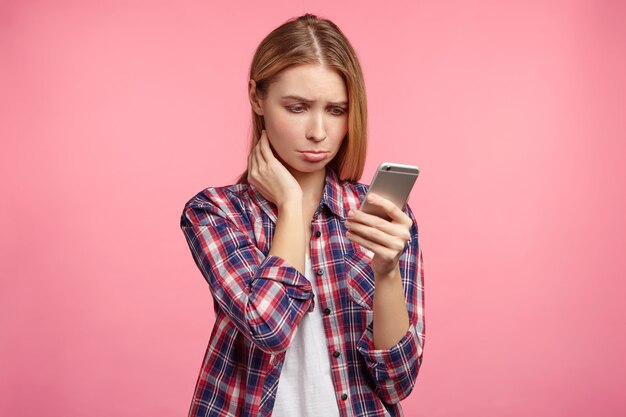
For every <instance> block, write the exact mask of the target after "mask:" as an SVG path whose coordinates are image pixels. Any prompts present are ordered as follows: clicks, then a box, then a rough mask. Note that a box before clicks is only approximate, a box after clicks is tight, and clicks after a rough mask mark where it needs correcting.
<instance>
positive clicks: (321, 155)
mask: <svg viewBox="0 0 626 417" xmlns="http://www.w3.org/2000/svg"><path fill="white" fill-rule="evenodd" d="M300 153H301V154H302V156H303V157H304V159H306V160H307V161H309V162H319V161H322V160H324V159H326V156H327V155H328V152H326V151H300Z"/></svg>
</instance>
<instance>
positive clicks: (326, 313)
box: [324, 307, 330, 316]
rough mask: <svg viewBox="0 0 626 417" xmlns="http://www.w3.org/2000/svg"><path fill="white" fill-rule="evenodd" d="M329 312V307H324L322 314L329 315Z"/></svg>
mask: <svg viewBox="0 0 626 417" xmlns="http://www.w3.org/2000/svg"><path fill="white" fill-rule="evenodd" d="M329 314H330V308H328V307H326V308H325V309H324V315H325V316H327V315H329Z"/></svg>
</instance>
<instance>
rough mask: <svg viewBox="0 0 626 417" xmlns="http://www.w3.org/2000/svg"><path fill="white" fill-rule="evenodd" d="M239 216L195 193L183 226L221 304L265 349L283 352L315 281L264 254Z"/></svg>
mask: <svg viewBox="0 0 626 417" xmlns="http://www.w3.org/2000/svg"><path fill="white" fill-rule="evenodd" d="M209 197H210V196H209ZM235 217H236V216H233V214H232V213H228V214H227V213H226V211H224V210H222V209H221V208H220V206H219V204H218V203H217V201H216V202H213V201H211V199H210V198H207V196H206V195H203V197H202V198H200V197H198V196H196V197H195V198H193V199H191V200H190V201H189V202H188V203H187V204H186V205H185V208H184V210H183V213H182V216H181V221H180V227H181V229H182V231H183V233H184V235H185V238H186V240H187V243H188V245H189V248H190V249H191V254H192V256H193V259H194V261H195V263H196V265H197V266H198V268H199V269H200V271H201V272H202V275H203V276H204V278H205V279H206V280H207V282H208V283H209V287H210V290H211V293H212V295H213V298H214V300H215V302H216V303H217V305H218V306H219V308H220V309H222V310H223V311H224V312H225V313H226V314H227V315H228V316H229V317H230V319H231V320H232V321H233V323H234V324H235V325H236V326H237V328H238V329H239V330H240V331H241V332H242V333H243V334H244V335H245V336H246V337H247V338H248V339H250V340H251V341H252V342H253V343H254V344H255V345H256V346H258V347H259V348H260V349H261V350H263V351H265V352H268V353H279V352H282V351H284V350H286V349H287V347H288V345H289V342H290V340H291V336H292V334H293V332H294V331H295V329H296V326H297V324H298V323H299V322H300V319H301V318H302V316H303V315H304V314H305V313H306V312H307V311H308V310H309V309H310V308H312V303H313V292H312V288H311V283H310V282H309V281H308V280H307V279H306V278H305V277H304V275H302V274H301V273H300V272H299V271H298V270H297V269H296V268H294V267H293V266H291V265H290V264H288V263H287V262H286V261H285V260H284V259H282V258H280V257H277V256H267V257H266V256H265V255H264V254H263V253H262V252H261V251H260V250H259V249H258V248H257V246H256V245H255V242H254V241H253V240H252V239H251V238H250V236H249V234H248V231H247V230H242V227H241V226H238V225H237V224H236V223H237V222H236V221H234V220H235Z"/></svg>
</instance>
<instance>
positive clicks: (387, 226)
mask: <svg viewBox="0 0 626 417" xmlns="http://www.w3.org/2000/svg"><path fill="white" fill-rule="evenodd" d="M367 198H368V202H369V203H371V204H373V205H375V206H378V207H380V208H381V209H383V211H384V212H385V213H386V214H387V216H389V218H390V219H391V220H385V219H382V218H380V217H378V216H374V215H372V214H367V213H364V212H362V211H361V210H350V212H349V213H348V219H347V220H346V228H347V229H348V231H347V232H346V237H347V238H348V239H350V240H351V241H353V242H355V243H358V244H359V245H361V246H363V247H364V248H366V249H369V250H371V251H372V252H374V258H373V259H372V270H373V271H374V274H375V275H376V277H384V276H388V275H389V274H391V273H392V272H393V271H394V270H395V269H396V268H398V261H399V260H400V256H401V255H402V252H403V251H404V248H405V247H406V244H407V242H408V241H409V239H410V238H411V232H410V231H411V226H413V221H412V220H411V218H410V217H409V216H407V215H406V214H404V212H403V211H402V210H400V209H399V208H398V207H396V205H395V204H393V203H392V202H391V201H389V200H387V199H386V198H383V197H381V196H378V195H376V194H373V193H372V194H370V195H368V197H367Z"/></svg>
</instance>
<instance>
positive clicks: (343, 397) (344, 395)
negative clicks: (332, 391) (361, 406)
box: [341, 392, 348, 401]
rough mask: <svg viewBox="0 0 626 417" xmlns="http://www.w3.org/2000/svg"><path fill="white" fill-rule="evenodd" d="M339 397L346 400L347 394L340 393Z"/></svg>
mask: <svg viewBox="0 0 626 417" xmlns="http://www.w3.org/2000/svg"><path fill="white" fill-rule="evenodd" d="M341 399H342V400H344V401H345V400H347V399H348V394H346V393H345V392H344V393H343V394H341Z"/></svg>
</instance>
